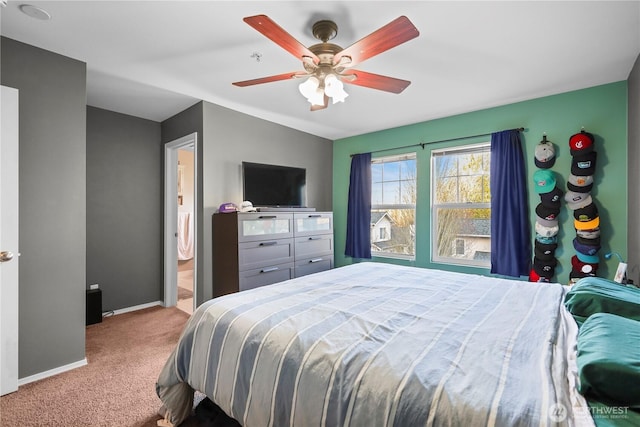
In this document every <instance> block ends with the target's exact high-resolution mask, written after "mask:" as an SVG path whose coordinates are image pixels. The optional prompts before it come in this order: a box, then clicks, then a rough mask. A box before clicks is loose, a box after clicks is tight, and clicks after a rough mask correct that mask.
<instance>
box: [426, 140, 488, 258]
mask: <svg viewBox="0 0 640 427" xmlns="http://www.w3.org/2000/svg"><path fill="white" fill-rule="evenodd" d="M490 158H491V153H490V145H489V143H484V144H480V145H470V146H464V147H458V148H456V149H454V150H451V149H448V150H434V151H432V153H431V160H432V179H431V185H432V198H433V203H432V218H433V239H432V245H433V247H432V254H433V256H432V258H433V261H435V262H446V263H455V264H463V265H474V266H489V264H490V261H491V192H490V188H489V176H490V174H489V173H490ZM460 241H462V242H463V243H462V245H461V244H460Z"/></svg>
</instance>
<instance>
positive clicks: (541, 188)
mask: <svg viewBox="0 0 640 427" xmlns="http://www.w3.org/2000/svg"><path fill="white" fill-rule="evenodd" d="M533 181H534V182H535V184H536V193H538V194H544V193H548V192H550V191H551V190H553V188H554V187H555V186H556V177H555V176H554V174H553V172H551V171H548V170H537V171H535V172H534V174H533Z"/></svg>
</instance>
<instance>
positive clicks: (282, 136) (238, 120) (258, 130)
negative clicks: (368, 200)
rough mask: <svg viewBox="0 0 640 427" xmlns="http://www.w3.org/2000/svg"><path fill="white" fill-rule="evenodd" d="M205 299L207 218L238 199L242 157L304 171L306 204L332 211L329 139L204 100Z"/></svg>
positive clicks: (208, 285)
mask: <svg viewBox="0 0 640 427" xmlns="http://www.w3.org/2000/svg"><path fill="white" fill-rule="evenodd" d="M203 113H204V131H203V133H204V138H203V153H202V155H203V163H204V175H203V183H204V185H203V195H204V196H203V198H204V200H203V205H204V206H203V209H204V213H203V222H204V227H203V229H202V232H203V235H204V254H203V256H204V265H205V267H204V297H205V299H208V298H211V296H212V280H213V279H212V277H213V275H212V264H211V256H212V248H211V244H212V239H211V232H212V227H211V216H212V215H213V214H214V213H215V211H216V209H217V208H218V207H219V206H220V204H221V203H224V202H234V203H237V204H239V203H240V202H242V176H241V167H240V166H241V163H242V161H243V160H244V161H249V162H257V163H270V164H276V165H283V166H296V167H301V168H306V169H307V205H308V206H311V207H315V208H316V209H317V210H319V211H331V210H332V203H333V202H332V191H333V185H332V175H333V166H332V165H333V142H332V141H329V140H327V139H324V138H320V137H317V136H314V135H310V134H307V133H304V132H300V131H297V130H294V129H291V128H288V127H284V126H281V125H278V124H275V123H271V122H268V121H265V120H261V119H257V118H255V117H251V116H248V115H245V114H241V113H238V112H236V111H233V110H229V109H227V108H223V107H220V106H218V105H214V104H210V103H204V111H203Z"/></svg>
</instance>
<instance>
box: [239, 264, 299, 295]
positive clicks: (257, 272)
mask: <svg viewBox="0 0 640 427" xmlns="http://www.w3.org/2000/svg"><path fill="white" fill-rule="evenodd" d="M292 278H293V263H292V262H290V263H286V264H278V265H270V266H268V267H262V268H256V269H253V270H246V271H241V272H240V281H239V286H238V288H239V290H240V291H246V290H248V289H253V288H257V287H260V286H265V285H270V284H272V283H277V282H282V281H285V280H289V279H292Z"/></svg>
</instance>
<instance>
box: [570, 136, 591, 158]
mask: <svg viewBox="0 0 640 427" xmlns="http://www.w3.org/2000/svg"><path fill="white" fill-rule="evenodd" d="M569 149H570V151H571V155H572V156H574V155H576V154H587V153H590V152H592V151H593V135H592V134H590V133H589V132H585V131H582V132H579V133H576V134H573V135H571V137H570V138H569Z"/></svg>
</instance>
